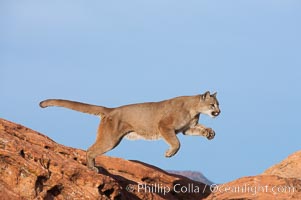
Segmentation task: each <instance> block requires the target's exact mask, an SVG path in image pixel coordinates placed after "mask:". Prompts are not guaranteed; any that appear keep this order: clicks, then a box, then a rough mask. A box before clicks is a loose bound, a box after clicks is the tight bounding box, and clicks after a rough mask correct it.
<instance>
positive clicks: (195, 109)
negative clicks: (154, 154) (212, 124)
mask: <svg viewBox="0 0 301 200" xmlns="http://www.w3.org/2000/svg"><path fill="white" fill-rule="evenodd" d="M40 106H41V107H42V108H45V107H48V106H61V107H65V108H69V109H72V110H76V111H80V112H83V113H88V114H93V115H98V116H100V117H101V123H100V124H99V127H98V131H97V138H96V141H95V143H94V144H93V145H92V146H91V147H90V148H89V149H88V150H87V166H88V167H89V168H91V169H93V170H95V171H98V169H97V168H96V167H95V157H96V156H98V155H101V154H104V153H105V152H107V151H109V150H111V149H113V148H114V147H116V146H117V145H118V144H119V142H120V141H121V139H122V138H123V137H126V138H128V139H147V140H155V139H160V138H162V139H163V140H165V141H166V143H167V144H168V145H169V146H170V148H169V149H168V150H167V151H166V153H165V156H166V157H171V156H173V155H175V154H176V153H177V151H178V150H179V148H180V142H179V140H178V138H177V136H176V135H177V133H179V132H182V133H183V134H184V135H199V136H204V137H207V138H208V139H209V140H211V139H213V138H214V136H215V132H214V131H213V130H212V129H211V128H206V127H205V126H203V125H201V124H198V120H199V117H200V114H207V115H209V116H211V117H216V116H218V115H219V114H220V112H221V111H220V109H219V103H218V101H217V98H216V93H214V94H212V95H210V92H208V91H207V92H205V93H204V94H201V95H196V96H181V97H176V98H172V99H168V100H164V101H160V102H149V103H139V104H131V105H125V106H121V107H117V108H106V107H103V106H96V105H90V104H85V103H80V102H75V101H68V100H61V99H48V100H45V101H42V102H41V103H40Z"/></svg>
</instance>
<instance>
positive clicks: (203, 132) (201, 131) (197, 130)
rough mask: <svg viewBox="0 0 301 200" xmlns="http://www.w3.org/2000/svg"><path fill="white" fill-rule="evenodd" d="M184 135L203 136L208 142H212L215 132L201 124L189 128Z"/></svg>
mask: <svg viewBox="0 0 301 200" xmlns="http://www.w3.org/2000/svg"><path fill="white" fill-rule="evenodd" d="M183 133H184V135H199V136H204V137H206V138H207V139H208V140H212V139H213V138H214V136H215V132H214V130H213V129H212V128H207V127H205V126H203V125H201V124H197V125H196V126H194V127H191V128H189V129H188V130H186V131H184V132H183Z"/></svg>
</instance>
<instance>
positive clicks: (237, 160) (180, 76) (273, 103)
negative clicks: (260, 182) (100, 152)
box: [0, 0, 301, 183]
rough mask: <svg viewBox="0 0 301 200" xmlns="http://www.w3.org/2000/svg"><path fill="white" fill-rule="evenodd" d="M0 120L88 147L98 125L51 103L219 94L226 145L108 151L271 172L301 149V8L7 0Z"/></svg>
mask: <svg viewBox="0 0 301 200" xmlns="http://www.w3.org/2000/svg"><path fill="white" fill-rule="evenodd" d="M0 4H1V5H0V7H1V8H0V27H1V31H0V74H1V78H0V89H1V105H0V117H2V118H5V119H8V120H11V121H14V122H17V123H21V124H23V125H26V126H28V127H30V128H32V129H34V130H38V131H40V132H42V133H44V134H46V135H47V136H49V137H51V138H52V139H54V140H55V141H56V142H58V143H61V144H64V145H67V146H72V147H76V148H82V149H87V148H88V147H89V146H90V145H92V143H93V142H94V140H95V136H96V129H97V126H98V123H99V119H98V118H97V117H95V116H90V115H86V114H82V113H76V112H74V111H70V110H67V109H62V108H48V109H41V108H39V106H38V103H39V102H40V101H41V100H44V99H47V98H63V99H71V100H76V101H83V102H87V103H93V104H98V105H103V106H108V107H115V106H120V105H124V104H129V103H137V102H146V101H159V100H163V99H168V98H172V97H175V96H181V95H195V94H200V93H203V92H205V91H206V90H210V91H212V92H213V91H217V93H218V99H219V102H220V108H221V110H222V113H221V115H220V116H219V117H218V118H216V119H211V118H209V117H207V116H204V117H201V119H200V123H203V124H205V125H206V126H209V127H212V128H213V129H214V130H215V131H216V138H215V139H214V140H212V141H207V140H206V139H205V138H201V137H193V136H182V135H179V138H180V140H181V149H180V151H179V152H178V153H177V154H176V155H175V156H174V157H173V158H170V159H167V158H165V157H164V152H165V150H166V149H167V145H166V144H165V143H164V142H163V141H155V142H153V141H152V142H150V141H135V142H133V141H127V140H124V141H122V143H121V144H120V145H119V146H118V147H116V148H115V149H114V150H112V151H111V152H109V153H107V155H110V156H115V157H121V158H125V159H133V160H140V161H143V162H147V163H149V164H152V165H156V166H158V167H161V168H163V169H174V170H196V171H201V172H203V173H204V174H205V175H206V176H207V177H208V178H209V179H210V180H212V181H213V182H219V183H220V182H226V181H231V180H233V179H236V178H238V177H241V176H249V175H256V174H259V173H262V172H263V171H264V170H265V169H266V168H268V167H269V166H271V165H273V164H275V163H277V162H279V161H281V160H282V159H284V158H285V157H287V156H288V155H289V154H291V153H293V152H295V151H297V150H300V141H301V135H300V126H299V124H300V112H301V108H300V105H299V102H300V100H301V94H300V86H301V81H300V80H301V71H300V67H301V37H300V35H301V26H300V20H301V3H300V1H298V0H295V1H293V0H286V1H279V0H267V1H260V0H252V1H249V0H247V1H238V0H236V1H235V0H232V1H212V0H210V1H197V0H195V1H193V0H192V1H171V0H166V1H159V0H152V1H132V0H130V1H88V2H87V1H1V3H0Z"/></svg>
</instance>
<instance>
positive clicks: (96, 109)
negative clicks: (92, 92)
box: [40, 99, 111, 116]
mask: <svg viewBox="0 0 301 200" xmlns="http://www.w3.org/2000/svg"><path fill="white" fill-rule="evenodd" d="M48 106H59V107H64V108H69V109H71V110H75V111H79V112H83V113H88V114H92V115H98V116H105V115H107V114H108V113H109V112H110V111H111V108H106V107H103V106H96V105H91V104H86V103H81V102H76V101H69V100H63V99H47V100H45V101H41V102H40V107H41V108H46V107H48Z"/></svg>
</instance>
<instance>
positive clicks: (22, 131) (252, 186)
mask: <svg viewBox="0 0 301 200" xmlns="http://www.w3.org/2000/svg"><path fill="white" fill-rule="evenodd" d="M300 157H301V155H300V151H299V152H296V153H295V154H293V155H292V156H290V157H288V159H286V160H284V161H283V162H281V163H280V164H278V165H275V166H273V167H271V168H270V169H268V170H266V172H264V174H263V175H258V176H252V177H243V178H240V179H237V180H235V181H232V182H229V183H226V184H220V185H215V184H211V183H210V182H209V183H208V182H206V180H205V181H203V182H205V183H206V184H204V183H201V182H198V181H194V180H191V179H188V178H186V177H184V176H190V175H189V173H188V174H187V173H184V174H182V175H184V176H181V175H175V174H174V172H171V173H168V172H166V171H163V170H161V169H159V168H157V167H154V166H152V165H149V164H146V163H142V162H140V161H128V160H124V159H120V158H112V157H108V156H99V157H98V158H97V159H96V165H97V166H100V164H101V165H102V166H103V167H104V169H102V170H101V172H100V173H96V172H94V171H92V170H89V169H88V168H87V167H86V161H85V151H83V150H80V149H75V148H71V147H66V146H63V145H60V144H57V143H56V142H54V141H53V140H51V139H50V138H48V137H47V136H45V135H42V134H40V133H38V132H36V131H33V130H31V129H29V128H26V127H24V126H22V125H19V124H15V123H13V122H9V121H7V120H4V119H0V197H1V200H14V199H24V200H25V199H26V200H27V199H45V200H48V199H129V200H137V199H143V200H147V199H154V200H156V199H172V200H173V199H174V200H176V199H183V200H189V199H191V200H194V199H210V200H211V199H275V198H276V199H301V180H300ZM191 175H192V177H195V175H197V174H195V173H191ZM200 177H203V176H200Z"/></svg>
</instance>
